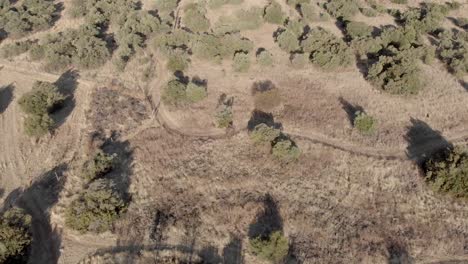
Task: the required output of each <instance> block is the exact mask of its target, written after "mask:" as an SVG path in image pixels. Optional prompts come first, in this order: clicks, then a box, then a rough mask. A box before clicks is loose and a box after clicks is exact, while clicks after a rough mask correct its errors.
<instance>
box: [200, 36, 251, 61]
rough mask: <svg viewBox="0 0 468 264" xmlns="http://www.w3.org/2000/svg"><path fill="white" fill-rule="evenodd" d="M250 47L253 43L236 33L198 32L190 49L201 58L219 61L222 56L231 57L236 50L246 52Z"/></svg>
mask: <svg viewBox="0 0 468 264" xmlns="http://www.w3.org/2000/svg"><path fill="white" fill-rule="evenodd" d="M252 49H253V43H252V42H251V41H250V40H248V39H244V38H242V37H241V36H240V35H238V34H227V35H224V36H217V35H211V34H200V35H197V36H195V40H194V43H193V48H192V51H193V53H194V55H195V56H197V57H199V58H201V59H205V60H211V61H216V62H219V61H221V60H222V59H224V58H229V57H233V56H234V55H235V54H236V53H238V52H244V53H248V52H250V51H251V50H252Z"/></svg>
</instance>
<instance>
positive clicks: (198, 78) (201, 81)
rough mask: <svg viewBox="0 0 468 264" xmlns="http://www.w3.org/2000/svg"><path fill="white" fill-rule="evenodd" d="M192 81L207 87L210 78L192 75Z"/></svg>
mask: <svg viewBox="0 0 468 264" xmlns="http://www.w3.org/2000/svg"><path fill="white" fill-rule="evenodd" d="M192 83H194V84H196V85H197V86H202V87H205V89H206V88H207V87H208V80H207V79H202V78H200V77H198V76H193V77H192Z"/></svg>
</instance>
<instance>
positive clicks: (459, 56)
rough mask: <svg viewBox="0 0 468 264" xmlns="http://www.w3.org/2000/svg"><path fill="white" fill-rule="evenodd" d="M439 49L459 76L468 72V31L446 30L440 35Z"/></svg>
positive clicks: (443, 57)
mask: <svg viewBox="0 0 468 264" xmlns="http://www.w3.org/2000/svg"><path fill="white" fill-rule="evenodd" d="M438 39H439V43H438V48H437V51H438V53H439V56H440V58H441V59H442V61H443V62H445V63H446V64H447V66H448V68H449V70H450V71H451V72H452V73H453V74H455V75H456V76H457V77H462V76H463V75H465V74H467V73H468V32H462V31H458V32H456V33H454V32H452V31H449V30H444V31H442V32H441V33H439V35H438Z"/></svg>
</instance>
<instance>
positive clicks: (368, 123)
mask: <svg viewBox="0 0 468 264" xmlns="http://www.w3.org/2000/svg"><path fill="white" fill-rule="evenodd" d="M353 125H354V127H355V128H356V129H357V130H358V131H359V132H361V133H362V134H365V135H371V134H374V132H375V129H376V121H375V119H374V118H373V117H372V116H370V115H368V114H366V113H364V112H359V111H358V112H357V113H355V116H354V121H353Z"/></svg>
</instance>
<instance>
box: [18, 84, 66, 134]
mask: <svg viewBox="0 0 468 264" xmlns="http://www.w3.org/2000/svg"><path fill="white" fill-rule="evenodd" d="M64 100H65V96H63V95H62V94H61V93H60V92H59V91H58V88H57V86H56V85H54V84H53V83H49V82H35V83H34V85H33V87H32V90H31V91H30V92H28V93H26V94H24V95H23V96H22V97H21V98H20V99H19V101H18V104H19V106H20V108H21V110H23V112H25V113H26V114H27V115H28V116H27V117H26V118H25V120H24V129H25V132H26V134H27V135H29V136H35V137H41V136H43V135H45V134H46V133H47V132H49V131H50V130H52V129H53V127H54V126H55V122H54V120H53V119H52V118H51V117H50V116H49V114H50V113H51V112H53V111H54V110H56V109H57V108H58V107H60V106H61V105H62V103H63V101H64Z"/></svg>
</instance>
